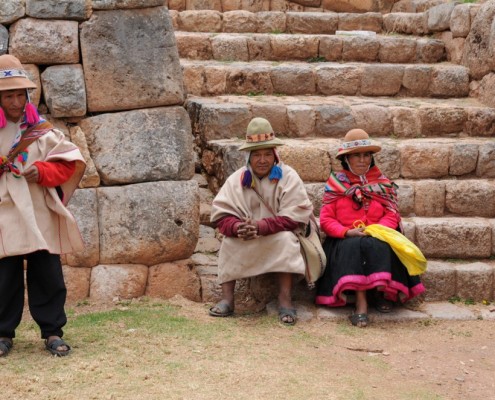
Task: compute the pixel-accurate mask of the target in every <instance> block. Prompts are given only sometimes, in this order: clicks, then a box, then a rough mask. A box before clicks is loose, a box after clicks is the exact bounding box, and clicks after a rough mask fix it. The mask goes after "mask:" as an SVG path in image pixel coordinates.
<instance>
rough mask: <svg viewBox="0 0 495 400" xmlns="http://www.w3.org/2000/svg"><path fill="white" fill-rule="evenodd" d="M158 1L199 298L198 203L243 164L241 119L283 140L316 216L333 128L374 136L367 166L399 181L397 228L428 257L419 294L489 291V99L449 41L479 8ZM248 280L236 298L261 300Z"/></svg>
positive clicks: (492, 127)
mask: <svg viewBox="0 0 495 400" xmlns="http://www.w3.org/2000/svg"><path fill="white" fill-rule="evenodd" d="M169 9H170V14H171V16H172V20H173V23H174V27H175V30H176V33H175V35H176V40H177V45H178V50H179V55H180V57H181V65H182V68H183V71H184V82H185V85H186V88H187V92H188V98H187V100H186V108H187V110H188V112H189V115H190V117H191V123H192V127H193V133H194V135H195V144H196V149H197V152H198V160H197V171H198V172H199V171H201V172H202V173H203V177H199V176H198V178H197V179H198V180H200V186H201V190H202V207H201V223H202V224H203V226H202V227H201V235H200V236H201V239H200V242H199V244H198V248H197V253H196V254H195V256H194V257H195V258H194V257H193V259H195V260H196V262H197V267H198V268H197V270H198V271H199V273H200V274H201V280H202V287H203V289H202V290H203V300H204V301H210V300H211V301H213V300H215V299H216V298H217V297H218V287H216V285H215V282H214V280H215V273H216V270H215V263H216V259H215V252H216V250H218V243H219V242H218V239H216V237H215V234H214V231H213V230H212V228H210V227H208V220H209V203H210V202H211V199H212V196H213V193H215V192H216V191H217V190H218V188H219V187H220V186H221V185H222V183H223V182H224V181H225V179H226V177H227V176H228V175H229V174H230V173H232V172H233V171H234V170H236V169H237V168H239V167H240V166H242V165H243V164H244V155H243V154H241V153H240V152H238V151H237V147H238V146H239V145H240V143H241V140H242V138H243V137H244V136H245V130H246V126H247V124H248V123H249V121H250V120H251V118H253V117H255V116H261V117H265V118H267V119H268V120H270V122H271V123H272V126H273V128H274V130H275V131H276V133H277V135H278V136H279V137H283V138H284V139H285V141H286V146H283V147H282V148H281V149H280V153H281V157H282V159H283V160H284V162H285V163H287V164H289V165H291V166H292V167H294V168H295V169H296V170H297V171H298V173H299V174H300V176H301V178H302V179H303V180H304V181H305V183H306V188H307V191H308V193H309V195H310V197H311V199H312V201H313V203H314V205H315V212H316V214H317V215H318V214H319V209H320V207H321V197H322V193H323V186H324V182H325V180H326V179H327V177H328V174H329V172H330V170H331V169H332V168H337V169H338V168H339V167H340V164H339V163H338V162H337V161H336V159H335V154H336V150H337V147H338V144H339V143H340V140H341V139H342V138H343V136H344V134H345V133H346V132H347V131H348V130H349V129H352V128H356V127H359V128H363V129H365V130H366V131H367V132H368V133H369V134H370V135H371V136H372V137H373V138H374V139H377V140H379V141H380V142H382V144H383V149H382V151H381V152H380V153H379V154H378V155H377V157H376V159H377V164H378V165H379V166H380V167H381V169H382V170H383V171H384V173H385V174H386V175H388V176H389V177H390V178H392V179H394V180H395V181H396V183H397V184H398V185H399V187H400V189H399V199H400V210H401V214H402V215H403V217H404V227H405V233H406V235H407V236H408V237H409V238H410V239H411V240H413V241H415V243H416V244H417V245H418V246H419V247H420V248H421V249H422V250H423V252H424V254H425V255H426V256H427V257H428V258H429V260H430V262H429V269H428V272H427V273H426V274H425V275H424V278H423V280H424V282H425V285H426V286H427V290H428V292H427V294H426V300H431V301H444V300H448V299H450V298H453V297H459V298H463V299H473V300H475V301H482V300H493V298H494V287H495V277H494V276H495V272H494V271H495V109H493V108H491V107H488V106H486V105H484V104H482V103H481V102H480V101H479V100H478V98H477V96H476V90H475V88H476V82H475V81H474V80H473V78H472V75H471V71H470V69H469V68H467V67H465V66H462V65H460V60H461V58H462V46H460V41H459V40H457V39H463V40H465V38H466V36H467V35H468V33H469V24H470V23H471V21H472V20H473V18H474V16H475V15H476V12H477V10H478V9H479V5H469V4H462V5H459V4H454V3H451V2H448V1H431V0H429V1H424V0H423V1H422V0H416V1H413V0H401V1H399V2H395V1H393V0H389V1H378V0H377V1H373V0H370V1H362V0H340V1H330V0H298V2H297V3H295V2H289V1H284V0H272V1H269V0H260V1H256V0H236V1H234V0H223V1H220V0H187V1H171V0H170V1H169ZM467 21H468V22H469V23H468V22H467ZM466 24H467V25H468V28H466ZM212 192H213V193H212ZM253 281H257V280H256V279H255V280H251V282H243V283H241V284H240V288H239V291H238V292H239V293H240V294H239V296H240V297H242V296H244V297H243V298H244V300H245V301H246V303H249V301H250V300H249V298H250V299H251V300H252V299H253V298H254V299H255V300H256V301H261V299H263V298H264V296H265V294H264V288H266V283H263V284H260V283H259V282H258V284H253V283H252V282H253ZM300 292H301V293H303V290H302V289H301V291H300ZM302 296H303V297H304V294H302ZM309 297H310V295H307V298H309Z"/></svg>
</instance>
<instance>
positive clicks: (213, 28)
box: [178, 10, 222, 32]
mask: <svg viewBox="0 0 495 400" xmlns="http://www.w3.org/2000/svg"><path fill="white" fill-rule="evenodd" d="M178 23H179V30H181V31H187V32H222V14H221V13H220V12H218V11H214V10H197V11H196V10H188V11H182V12H181V13H180V14H179V20H178Z"/></svg>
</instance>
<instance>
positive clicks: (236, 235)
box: [210, 118, 313, 325]
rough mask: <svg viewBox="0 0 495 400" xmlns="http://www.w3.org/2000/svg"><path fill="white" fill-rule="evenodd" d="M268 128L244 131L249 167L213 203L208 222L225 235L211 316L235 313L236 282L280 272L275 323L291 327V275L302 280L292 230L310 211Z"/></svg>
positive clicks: (254, 124)
mask: <svg viewBox="0 0 495 400" xmlns="http://www.w3.org/2000/svg"><path fill="white" fill-rule="evenodd" d="M282 144H283V142H282V141H281V140H280V139H278V138H276V137H275V134H274V132H273V129H272V127H271V125H270V123H269V122H268V121H267V120H266V119H263V118H254V119H253V120H252V121H251V122H250V123H249V126H248V128H247V134H246V143H245V144H244V145H242V146H241V147H240V148H239V150H243V151H248V152H249V154H248V161H247V166H246V167H243V168H241V169H239V170H237V171H236V172H234V173H233V174H232V175H231V176H230V177H229V178H228V179H227V181H226V182H225V184H224V185H223V187H222V188H221V190H220V192H219V193H218V195H217V196H216V197H215V199H214V200H213V205H212V213H211V221H212V222H213V223H214V224H215V225H216V226H217V227H218V229H219V231H220V232H221V233H222V234H223V235H225V237H224V239H223V241H222V245H221V248H220V254H219V259H218V278H219V281H220V283H221V286H222V300H221V301H220V302H219V303H217V304H216V305H215V306H214V307H212V308H211V309H210V315H212V316H215V317H226V316H229V315H232V314H233V312H234V288H235V282H236V279H242V278H248V277H252V276H256V275H261V274H265V273H269V272H276V273H278V281H279V288H280V291H279V296H278V301H279V319H280V321H281V322H282V323H284V324H288V325H293V324H294V323H295V322H296V310H295V309H294V308H293V306H292V299H291V297H292V296H291V291H292V278H293V274H300V275H304V271H305V265H304V260H303V258H302V256H301V253H300V247H299V241H298V239H297V237H296V235H294V233H293V232H292V231H294V230H297V229H301V227H302V226H304V224H307V223H308V221H309V217H310V215H311V214H312V212H313V206H312V204H311V202H310V200H309V198H308V195H307V193H306V190H305V188H304V185H303V182H302V180H301V178H300V177H299V176H298V175H297V173H296V172H295V171H294V170H293V169H292V168H291V167H289V166H287V165H284V164H282V163H281V162H280V159H279V156H278V153H277V151H276V147H277V146H280V145H282Z"/></svg>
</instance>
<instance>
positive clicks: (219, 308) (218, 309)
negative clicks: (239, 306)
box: [209, 301, 234, 317]
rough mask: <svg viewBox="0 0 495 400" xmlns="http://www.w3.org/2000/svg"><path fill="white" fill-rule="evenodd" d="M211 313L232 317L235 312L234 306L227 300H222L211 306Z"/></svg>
mask: <svg viewBox="0 0 495 400" xmlns="http://www.w3.org/2000/svg"><path fill="white" fill-rule="evenodd" d="M209 314H210V315H211V316H212V317H230V316H231V315H232V314H234V307H233V306H231V305H230V304H228V303H226V302H225V301H220V302H219V303H217V304H216V305H215V306H213V307H211V308H210V311H209Z"/></svg>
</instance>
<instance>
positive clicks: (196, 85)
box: [182, 64, 206, 96]
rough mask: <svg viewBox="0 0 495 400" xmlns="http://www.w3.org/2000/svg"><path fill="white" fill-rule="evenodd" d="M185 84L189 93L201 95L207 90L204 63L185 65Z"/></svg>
mask: <svg viewBox="0 0 495 400" xmlns="http://www.w3.org/2000/svg"><path fill="white" fill-rule="evenodd" d="M182 68H183V69H182V73H183V75H184V86H185V88H186V93H187V94H190V95H191V94H192V95H195V96H201V95H202V94H203V93H205V92H206V88H205V69H204V66H203V65H193V64H191V65H183V66H182Z"/></svg>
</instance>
